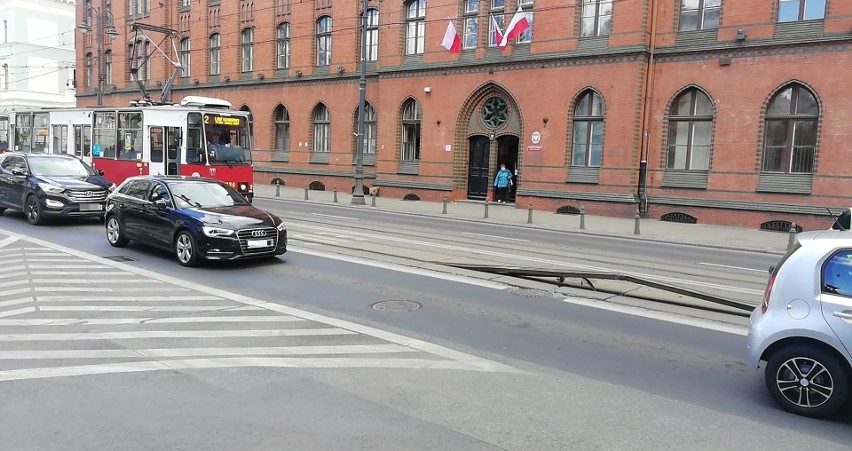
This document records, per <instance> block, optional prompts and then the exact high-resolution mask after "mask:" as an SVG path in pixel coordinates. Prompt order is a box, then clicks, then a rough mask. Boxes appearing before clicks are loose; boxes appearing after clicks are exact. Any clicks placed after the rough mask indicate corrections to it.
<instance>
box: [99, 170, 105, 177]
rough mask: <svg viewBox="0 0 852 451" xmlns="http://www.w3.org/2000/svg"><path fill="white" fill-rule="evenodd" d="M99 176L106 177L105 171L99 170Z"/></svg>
mask: <svg viewBox="0 0 852 451" xmlns="http://www.w3.org/2000/svg"><path fill="white" fill-rule="evenodd" d="M98 175H100V176H102V177H103V175H104V170H103V169H98Z"/></svg>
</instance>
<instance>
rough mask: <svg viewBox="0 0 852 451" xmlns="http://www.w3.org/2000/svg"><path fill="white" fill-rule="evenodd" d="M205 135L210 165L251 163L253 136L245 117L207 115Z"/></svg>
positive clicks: (205, 116) (205, 117) (205, 118)
mask: <svg viewBox="0 0 852 451" xmlns="http://www.w3.org/2000/svg"><path fill="white" fill-rule="evenodd" d="M204 133H205V138H206V143H207V161H208V162H210V164H243V163H251V148H250V144H249V143H251V135H250V132H249V126H248V121H246V118H245V117H243V116H230V115H223V114H213V113H206V114H204ZM241 144H242V145H241Z"/></svg>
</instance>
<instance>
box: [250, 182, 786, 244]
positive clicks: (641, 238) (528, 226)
mask: <svg viewBox="0 0 852 451" xmlns="http://www.w3.org/2000/svg"><path fill="white" fill-rule="evenodd" d="M255 197H256V198H259V199H264V200H268V201H285V202H298V203H310V204H314V205H323V206H327V207H336V208H357V207H360V206H358V205H348V204H343V203H340V204H334V203H328V202H322V201H318V200H300V199H288V198H281V197H274V196H273V197H269V196H266V195H258V194H255ZM376 209H377V210H380V211H382V212H384V213H392V214H400V215H408V216H415V217H421V218H434V219H443V220H451V221H464V222H472V223H476V224H490V225H499V226H503V227H517V228H525V229H534V230H547V231H550V232H562V233H570V234H574V235H592V236H599V237H606V238H614V239H621V240H629V241H645V242H650V243H662V244H676V245H681V246H693V247H704V248H709V249H720V250H730V251H742V252H751V253H756V254H769V255H779V256H780V255H784V251H781V250H775V249H768V248H759V247H744V246H734V245H724V244H715V243H696V242H688V241H681V240H664V239H661V238H656V237H646V236H642V235H640V236H638V237H637V236H632V235H620V234H618V235H613V234H611V233H604V232H594V231H589V230H584V231H581V230H579V229H576V230H567V229H556V228H552V227H545V226H541V225H536V224H505V223H495V222H490V221H483V220H481V219H476V218H460V217H454V216H452V215H438V214H433V213H418V212H410V211H396V210H384V209H381V208H379V207H376Z"/></svg>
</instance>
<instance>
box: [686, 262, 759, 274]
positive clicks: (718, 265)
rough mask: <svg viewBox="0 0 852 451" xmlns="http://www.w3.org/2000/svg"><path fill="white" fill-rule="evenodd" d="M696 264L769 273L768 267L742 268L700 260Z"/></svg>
mask: <svg viewBox="0 0 852 451" xmlns="http://www.w3.org/2000/svg"><path fill="white" fill-rule="evenodd" d="M698 264H699V265H704V266H715V267H717V268H729V269H737V270H743V271H754V272H762V273H767V274H769V272H768V269H754V268H743V267H742V266H730V265H720V264H717V263H704V262H700V263H698Z"/></svg>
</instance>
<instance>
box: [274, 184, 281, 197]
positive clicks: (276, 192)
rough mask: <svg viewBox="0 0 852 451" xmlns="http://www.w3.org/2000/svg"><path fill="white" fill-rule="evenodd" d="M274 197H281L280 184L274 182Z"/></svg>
mask: <svg viewBox="0 0 852 451" xmlns="http://www.w3.org/2000/svg"><path fill="white" fill-rule="evenodd" d="M275 197H281V182H280V181H278V180H276V181H275Z"/></svg>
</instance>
